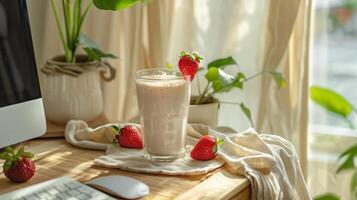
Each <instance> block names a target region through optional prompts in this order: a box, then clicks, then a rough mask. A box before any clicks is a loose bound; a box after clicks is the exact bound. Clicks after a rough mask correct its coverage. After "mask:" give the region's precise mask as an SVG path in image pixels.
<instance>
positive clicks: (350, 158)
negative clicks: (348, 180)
mask: <svg viewBox="0 0 357 200" xmlns="http://www.w3.org/2000/svg"><path fill="white" fill-rule="evenodd" d="M356 156H357V144H356V145H353V146H352V147H350V148H348V149H347V150H346V151H344V152H343V153H342V154H341V155H340V156H339V157H338V159H339V160H341V159H342V160H344V161H343V162H342V163H341V164H340V165H339V167H338V169H337V173H339V172H341V171H344V170H348V169H351V168H354V158H355V157H356Z"/></svg>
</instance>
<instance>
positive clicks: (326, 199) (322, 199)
mask: <svg viewBox="0 0 357 200" xmlns="http://www.w3.org/2000/svg"><path fill="white" fill-rule="evenodd" d="M314 200H340V197H338V196H337V195H336V194H333V193H326V194H323V195H320V196H317V197H314Z"/></svg>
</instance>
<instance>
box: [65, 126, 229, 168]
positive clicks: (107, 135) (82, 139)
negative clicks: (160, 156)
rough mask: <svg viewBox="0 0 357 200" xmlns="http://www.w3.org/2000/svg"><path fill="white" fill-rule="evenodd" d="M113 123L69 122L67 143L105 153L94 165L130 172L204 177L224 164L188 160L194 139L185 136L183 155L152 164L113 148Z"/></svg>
mask: <svg viewBox="0 0 357 200" xmlns="http://www.w3.org/2000/svg"><path fill="white" fill-rule="evenodd" d="M119 124H120V125H121V126H124V125H128V124H131V125H134V126H137V127H138V128H140V126H139V125H137V124H133V123H119ZM112 125H113V124H106V125H103V126H100V127H98V128H96V129H92V128H90V127H88V125H87V124H86V123H85V122H84V121H80V120H71V121H69V122H68V123H67V125H66V129H65V137H66V140H67V142H69V143H70V144H72V145H75V146H78V147H81V148H87V149H98V150H106V153H105V155H103V156H100V157H98V158H97V159H95V161H94V163H95V164H96V165H98V166H103V167H108V168H118V169H122V170H126V171H131V172H143V173H155V174H166V175H198V174H206V173H208V172H209V171H212V170H214V169H217V168H219V167H221V166H223V165H224V163H225V162H224V161H223V160H222V159H220V158H218V157H217V158H216V159H214V160H210V161H207V162H200V161H195V160H192V159H191V158H190V152H191V149H192V147H193V145H194V144H195V143H196V141H197V140H196V139H195V138H192V137H187V140H186V144H187V146H186V156H185V157H184V158H180V159H178V160H175V161H173V162H152V161H148V160H147V159H145V158H144V153H143V151H142V150H138V149H129V148H122V147H120V146H118V145H113V144H112V141H113V139H114V138H115V134H114V132H113V131H112V128H111V126H112Z"/></svg>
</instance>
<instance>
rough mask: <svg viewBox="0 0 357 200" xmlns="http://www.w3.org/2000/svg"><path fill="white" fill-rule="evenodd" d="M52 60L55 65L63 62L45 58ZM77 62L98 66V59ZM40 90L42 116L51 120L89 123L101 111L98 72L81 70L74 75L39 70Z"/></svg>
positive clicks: (101, 102) (62, 122) (100, 89)
mask: <svg viewBox="0 0 357 200" xmlns="http://www.w3.org/2000/svg"><path fill="white" fill-rule="evenodd" d="M57 58H58V57H57ZM55 59H56V58H55ZM53 62H54V63H55V64H56V65H59V66H61V65H67V63H63V62H59V61H56V60H54V59H51V60H50V61H49V63H53ZM80 65H82V66H83V65H98V62H95V61H93V62H86V63H80ZM41 90H42V97H43V100H44V108H45V113H46V119H48V120H50V121H52V122H55V123H59V124H65V123H67V122H68V121H69V120H71V119H80V120H84V121H87V122H89V121H92V120H94V119H96V118H97V117H99V116H100V115H101V114H102V112H103V94H102V93H103V92H102V88H101V76H100V73H99V72H98V71H95V70H89V71H85V72H83V73H82V74H80V75H78V76H77V77H74V76H70V75H66V74H61V73H56V74H44V73H41Z"/></svg>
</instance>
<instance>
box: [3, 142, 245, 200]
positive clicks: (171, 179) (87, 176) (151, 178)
mask: <svg viewBox="0 0 357 200" xmlns="http://www.w3.org/2000/svg"><path fill="white" fill-rule="evenodd" d="M25 144H26V146H28V148H27V149H28V150H29V151H32V152H33V153H35V154H36V158H35V163H36V168H37V172H36V174H35V176H34V177H33V178H32V179H31V180H29V181H28V182H26V183H21V184H16V183H12V182H10V181H9V180H8V179H7V178H6V177H5V175H4V174H3V173H2V171H1V172H0V194H2V193H5V192H10V191H14V190H16V189H19V188H23V187H25V186H29V185H33V184H35V183H39V182H42V181H46V180H50V179H53V178H56V177H60V176H69V177H72V178H73V179H75V180H78V181H80V182H86V181H89V180H91V179H93V178H95V177H98V176H105V175H113V174H116V175H125V176H130V177H133V178H136V179H138V180H141V181H143V182H144V183H146V184H147V185H149V187H150V194H149V195H148V196H146V197H145V198H144V199H155V200H163V199H182V200H187V199H190V200H194V199H205V200H207V199H240V200H248V199H250V187H249V182H248V180H247V179H246V178H243V177H239V176H235V175H232V174H230V173H229V172H228V171H227V166H224V167H223V168H221V169H218V170H216V171H214V172H211V173H209V174H206V175H198V176H164V175H155V174H139V173H131V172H126V171H122V170H118V169H108V168H103V167H98V166H95V165H94V164H93V160H94V158H96V157H98V156H100V155H102V154H103V151H95V150H86V149H80V148H77V147H74V146H72V145H69V144H67V143H66V142H65V140H64V139H36V140H31V141H27V142H25Z"/></svg>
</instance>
